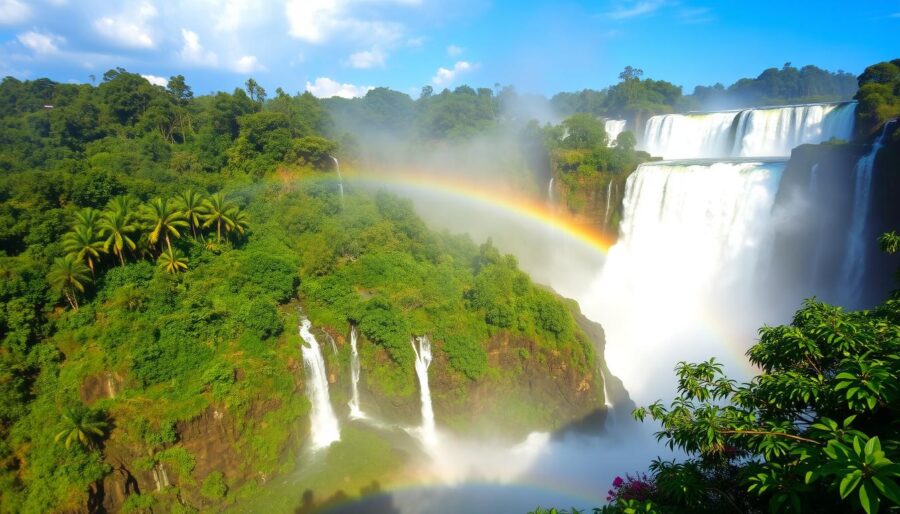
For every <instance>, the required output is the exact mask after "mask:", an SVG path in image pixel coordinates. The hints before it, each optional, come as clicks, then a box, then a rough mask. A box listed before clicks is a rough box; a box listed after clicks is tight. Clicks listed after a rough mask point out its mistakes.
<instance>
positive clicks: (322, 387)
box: [300, 318, 341, 450]
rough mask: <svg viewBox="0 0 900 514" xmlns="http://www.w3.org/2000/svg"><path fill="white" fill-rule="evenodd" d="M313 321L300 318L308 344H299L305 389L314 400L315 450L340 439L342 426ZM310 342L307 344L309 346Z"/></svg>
mask: <svg viewBox="0 0 900 514" xmlns="http://www.w3.org/2000/svg"><path fill="white" fill-rule="evenodd" d="M310 328H312V323H310V321H309V320H308V319H306V318H303V319H302V320H301V321H300V337H301V338H302V339H303V341H305V342H306V345H301V346H300V352H301V353H302V354H303V364H304V366H305V367H306V373H307V375H306V391H307V394H308V395H309V402H310V404H311V408H310V413H309V420H310V432H311V438H312V448H313V449H314V450H317V449H320V448H326V447H328V446H330V445H331V444H332V443H334V442H337V441H340V440H341V430H340V427H339V426H338V420H337V417H336V416H335V415H334V409H332V407H331V397H330V396H329V393H328V372H327V371H326V370H325V359H324V358H323V357H322V349H321V348H320V347H319V342H318V341H316V336H314V335H313V334H312V332H310ZM307 345H308V346H307Z"/></svg>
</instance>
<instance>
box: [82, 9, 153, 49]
mask: <svg viewBox="0 0 900 514" xmlns="http://www.w3.org/2000/svg"><path fill="white" fill-rule="evenodd" d="M156 14H157V12H156V7H155V6H154V5H153V4H152V3H149V2H143V3H141V4H139V5H138V6H137V8H136V9H128V10H126V11H124V12H122V13H120V14H118V15H116V16H103V17H101V18H98V19H96V20H95V21H94V28H95V29H96V30H97V33H98V34H100V35H101V36H103V37H105V38H106V39H108V40H109V41H111V42H113V43H115V44H117V45H119V46H123V47H126V48H153V47H154V46H156V42H155V41H154V39H153V36H152V35H151V32H152V28H151V27H150V20H152V19H153V18H155V17H156Z"/></svg>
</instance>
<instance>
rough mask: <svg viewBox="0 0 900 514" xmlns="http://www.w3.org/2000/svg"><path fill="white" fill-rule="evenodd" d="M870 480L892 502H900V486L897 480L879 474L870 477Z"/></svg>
mask: <svg viewBox="0 0 900 514" xmlns="http://www.w3.org/2000/svg"><path fill="white" fill-rule="evenodd" d="M870 480H871V481H872V483H873V484H875V487H876V488H877V489H878V490H879V491H880V492H881V494H883V495H884V496H885V497H886V498H888V499H889V500H891V501H892V502H894V503H897V504H900V486H898V485H897V483H896V482H894V481H893V480H891V479H890V478H887V477H877V476H874V477H872V478H870Z"/></svg>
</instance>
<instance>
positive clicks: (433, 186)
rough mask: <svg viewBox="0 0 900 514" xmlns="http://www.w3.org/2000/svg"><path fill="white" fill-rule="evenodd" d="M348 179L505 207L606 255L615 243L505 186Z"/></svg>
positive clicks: (398, 176)
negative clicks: (488, 187) (497, 187)
mask: <svg viewBox="0 0 900 514" xmlns="http://www.w3.org/2000/svg"><path fill="white" fill-rule="evenodd" d="M348 179H349V180H352V181H353V182H356V183H361V184H368V185H372V186H376V187H377V186H379V185H383V186H399V187H402V188H409V189H413V190H417V191H420V192H423V191H424V192H438V193H443V194H446V195H452V196H457V197H463V198H466V199H468V200H470V201H475V202H478V203H480V204H482V205H484V206H486V207H491V208H497V209H502V210H504V211H506V212H508V213H510V214H513V215H516V216H519V217H522V218H524V219H526V220H528V221H533V222H537V223H538V224H540V225H542V226H544V227H547V228H550V229H554V230H557V231H559V232H562V233H564V234H566V235H568V236H570V237H571V238H573V239H575V240H577V241H579V242H581V243H583V244H585V245H587V246H589V247H591V248H592V249H594V250H595V251H597V252H599V253H601V254H603V255H606V253H607V252H608V251H609V248H610V247H611V246H612V245H613V243H614V241H613V240H612V238H610V237H609V236H607V235H606V234H603V233H602V232H601V231H600V230H599V229H598V228H597V227H596V226H593V225H590V224H587V223H584V222H579V221H578V220H576V219H574V218H573V217H571V216H569V215H567V214H566V213H564V212H562V211H558V210H555V209H552V208H551V207H550V206H548V205H546V204H544V203H542V202H539V201H535V200H533V199H526V198H523V197H522V196H521V195H515V194H510V193H506V192H504V191H502V190H496V189H492V190H490V191H489V190H487V188H486V187H485V186H481V185H477V184H473V183H470V182H465V181H462V180H458V179H449V178H445V177H437V176H434V175H432V174H427V173H421V174H414V173H392V174H383V175H382V174H379V175H377V176H360V175H355V176H351V177H348Z"/></svg>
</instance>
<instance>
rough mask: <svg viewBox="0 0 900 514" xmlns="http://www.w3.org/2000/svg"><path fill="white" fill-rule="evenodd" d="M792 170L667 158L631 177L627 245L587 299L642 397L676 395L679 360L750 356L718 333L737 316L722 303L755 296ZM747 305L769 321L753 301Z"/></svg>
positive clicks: (619, 369) (611, 356) (619, 371)
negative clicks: (778, 200) (777, 205)
mask: <svg viewBox="0 0 900 514" xmlns="http://www.w3.org/2000/svg"><path fill="white" fill-rule="evenodd" d="M783 170H784V163H783V162H716V163H709V162H689V161H688V162H657V163H645V164H642V165H641V166H640V167H639V168H638V169H637V171H636V172H635V173H633V174H632V175H631V176H630V177H629V178H628V181H627V182H626V190H625V198H624V201H623V220H622V223H621V230H620V237H619V241H618V242H617V243H616V244H615V245H614V246H613V247H612V248H611V249H610V251H609V254H608V256H607V260H606V264H605V265H604V267H603V270H602V272H601V274H600V276H599V277H598V279H597V280H596V281H595V283H594V284H593V286H592V288H591V292H590V293H589V294H588V295H586V297H585V298H582V299H581V303H582V306H583V308H584V312H585V314H587V315H588V316H589V317H591V318H592V319H596V320H598V321H600V322H601V323H602V324H603V327H604V329H606V333H607V344H606V351H605V356H606V359H607V363H608V365H609V369H610V370H612V372H613V373H615V374H616V376H618V377H619V378H620V379H622V380H623V381H624V385H625V388H626V389H627V390H628V391H629V393H631V395H632V398H634V399H636V401H637V402H638V403H642V402H646V401H653V400H655V399H656V398H660V397H666V396H668V395H670V394H671V391H673V390H674V389H673V388H674V373H673V371H672V368H673V366H674V365H675V363H676V362H677V361H679V360H688V361H695V362H696V361H699V360H704V359H706V358H708V357H709V356H712V355H721V353H722V351H723V349H728V350H730V351H732V353H734V355H726V356H724V357H726V360H727V358H728V357H730V358H731V360H732V361H733V362H735V363H739V362H743V360H742V358H741V355H740V351H736V350H735V349H733V348H723V347H722V345H723V344H724V345H728V344H730V343H734V341H729V340H725V341H722V338H723V337H725V335H724V334H721V333H715V332H716V331H717V330H719V329H720V328H721V326H728V325H730V324H731V321H732V320H731V319H730V318H722V314H721V310H722V309H723V308H724V307H723V305H721V303H722V302H721V299H722V297H724V298H741V299H743V298H753V297H754V295H752V294H750V289H751V288H752V285H753V284H754V276H755V272H756V271H757V269H758V268H759V261H760V259H761V258H762V257H764V256H766V255H768V254H766V253H765V252H766V251H767V250H768V248H769V246H770V245H769V244H768V240H769V238H770V237H771V235H772V234H771V230H772V228H773V227H772V222H771V210H772V205H773V203H774V200H775V195H776V193H777V191H778V185H779V182H780V180H781V174H782V172H783ZM741 307H747V308H746V309H745V310H743V311H742V316H744V317H746V318H747V319H748V323H751V324H752V326H754V327H756V326H758V325H759V324H761V323H757V322H758V321H760V320H757V319H755V318H754V316H753V307H754V306H753V305H750V306H745V305H742V306H741ZM735 318H736V319H740V317H737V316H736V317H735ZM725 320H727V321H725ZM697 330H699V331H701V332H707V333H703V334H699V335H698V334H697V333H696V331H697ZM710 331H712V333H709V332H710ZM750 341H752V333H751V334H750V337H748V338H747V340H746V342H748V345H749V342H750ZM744 349H745V348H744ZM637 355H642V356H647V355H653V356H654V358H653V359H652V360H651V361H648V359H645V358H635V356H637ZM738 365H740V364H738ZM669 377H671V381H670V382H669V383H665V384H660V383H659V381H660V380H663V381H664V380H666V379H668V378H669Z"/></svg>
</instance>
